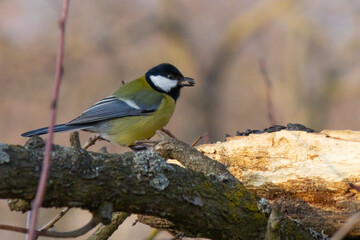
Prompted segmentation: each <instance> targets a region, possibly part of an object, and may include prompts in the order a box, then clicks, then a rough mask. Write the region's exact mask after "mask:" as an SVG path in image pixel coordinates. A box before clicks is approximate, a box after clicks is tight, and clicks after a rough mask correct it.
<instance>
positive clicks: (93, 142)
mask: <svg viewBox="0 0 360 240" xmlns="http://www.w3.org/2000/svg"><path fill="white" fill-rule="evenodd" d="M99 140H105V141H107V140H106V139H104V138H102V137H101V136H100V135H96V136H94V137H91V138H89V140H87V142H86V143H85V145H84V147H83V148H84V149H85V150H86V149H88V148H89V147H91V146H92V145H95V143H96V141H99Z"/></svg>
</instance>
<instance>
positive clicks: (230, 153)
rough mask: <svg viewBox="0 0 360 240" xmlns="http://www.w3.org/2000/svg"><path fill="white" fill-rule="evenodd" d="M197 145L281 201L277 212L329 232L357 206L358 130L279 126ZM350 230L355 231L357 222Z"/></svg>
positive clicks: (359, 181)
mask: <svg viewBox="0 0 360 240" xmlns="http://www.w3.org/2000/svg"><path fill="white" fill-rule="evenodd" d="M197 149H198V150H200V151H201V152H203V153H205V154H206V155H207V156H209V157H211V158H213V159H214V160H217V161H219V162H221V163H224V164H225V165H227V166H228V169H229V171H230V172H231V173H232V174H233V175H234V176H235V177H237V178H238V179H239V180H240V181H242V182H243V183H244V184H245V186H246V187H247V188H248V189H249V190H251V191H253V192H255V193H256V194H257V195H259V196H261V197H265V198H267V199H268V200H272V201H273V202H274V201H276V202H277V203H281V206H282V207H281V211H282V212H284V213H285V214H286V215H288V216H291V217H293V218H296V219H298V220H300V221H301V222H302V223H304V224H305V225H306V226H308V227H312V228H313V229H315V230H317V231H319V232H321V231H324V232H325V233H326V234H328V235H331V234H333V233H334V232H335V231H336V229H337V228H339V227H340V226H341V224H342V223H344V222H345V221H346V219H347V218H348V217H349V215H351V214H352V213H354V212H356V211H358V210H359V209H360V194H359V193H358V192H357V191H355V190H353V189H350V187H349V185H348V183H350V182H351V183H353V184H355V185H357V184H359V185H360V132H357V131H350V130H343V131H332V130H324V131H322V132H320V133H306V132H302V131H287V130H282V131H280V132H274V133H264V134H252V135H250V136H237V137H230V138H228V139H227V141H226V142H221V143H220V142H219V143H215V144H207V145H201V146H199V147H197ZM351 234H352V235H360V226H357V227H356V228H355V229H354V230H353V231H352V232H351Z"/></svg>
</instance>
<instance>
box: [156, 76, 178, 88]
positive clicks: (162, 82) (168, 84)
mask: <svg viewBox="0 0 360 240" xmlns="http://www.w3.org/2000/svg"><path fill="white" fill-rule="evenodd" d="M150 80H151V81H152V82H153V83H154V85H155V86H156V87H158V88H160V89H161V90H163V91H164V92H170V90H171V89H172V88H174V87H176V86H177V84H178V81H177V80H172V79H169V78H166V77H163V76H160V75H157V76H153V75H151V76H150Z"/></svg>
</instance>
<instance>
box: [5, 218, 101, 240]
mask: <svg viewBox="0 0 360 240" xmlns="http://www.w3.org/2000/svg"><path fill="white" fill-rule="evenodd" d="M96 225H98V221H96V220H95V219H94V218H92V219H91V220H90V221H89V222H88V223H87V224H86V225H84V226H83V227H81V228H79V229H76V230H74V231H70V232H55V231H48V230H46V229H45V230H42V231H38V230H35V231H34V234H35V235H34V236H36V237H38V236H46V237H56V238H76V237H79V236H81V235H84V234H86V233H87V232H89V231H90V230H91V229H93V228H94V227H96ZM0 229H3V230H9V231H13V232H20V233H29V232H30V229H26V228H22V227H15V226H10V225H5V224H0Z"/></svg>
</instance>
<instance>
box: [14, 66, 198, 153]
mask: <svg viewBox="0 0 360 240" xmlns="http://www.w3.org/2000/svg"><path fill="white" fill-rule="evenodd" d="M194 85H195V81H194V79H193V78H190V77H184V76H183V74H182V73H181V72H180V71H179V70H178V69H177V68H176V67H175V66H173V65H171V64H170V63H161V64H159V65H157V66H155V67H153V68H151V69H150V70H148V71H147V72H146V73H145V74H144V75H143V76H141V77H139V78H137V79H135V80H133V81H131V82H128V83H126V84H124V85H122V86H121V87H120V88H118V89H117V90H116V91H115V92H114V93H113V94H112V95H110V96H108V97H106V98H104V99H102V100H100V101H98V102H96V103H95V104H94V105H93V106H91V107H90V108H88V109H87V110H85V111H84V112H83V113H81V114H80V116H79V117H77V118H75V119H73V120H71V121H69V122H67V123H64V124H59V125H55V126H54V132H64V131H74V130H84V131H87V132H92V133H97V134H99V136H100V137H101V138H103V139H105V140H108V141H110V142H113V143H116V144H119V145H122V146H126V147H130V148H132V147H135V143H136V141H141V140H146V139H149V138H151V137H152V136H154V135H155V133H156V131H157V130H159V129H161V128H162V127H164V126H165V125H166V124H167V123H168V122H169V120H170V118H171V116H172V114H173V112H174V110H175V104H176V101H177V100H178V98H179V96H180V90H181V89H182V88H183V87H191V86H194ZM48 131H49V128H48V127H44V128H39V129H35V130H32V131H28V132H25V133H23V134H21V136H23V137H31V136H34V135H42V134H46V133H48Z"/></svg>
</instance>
